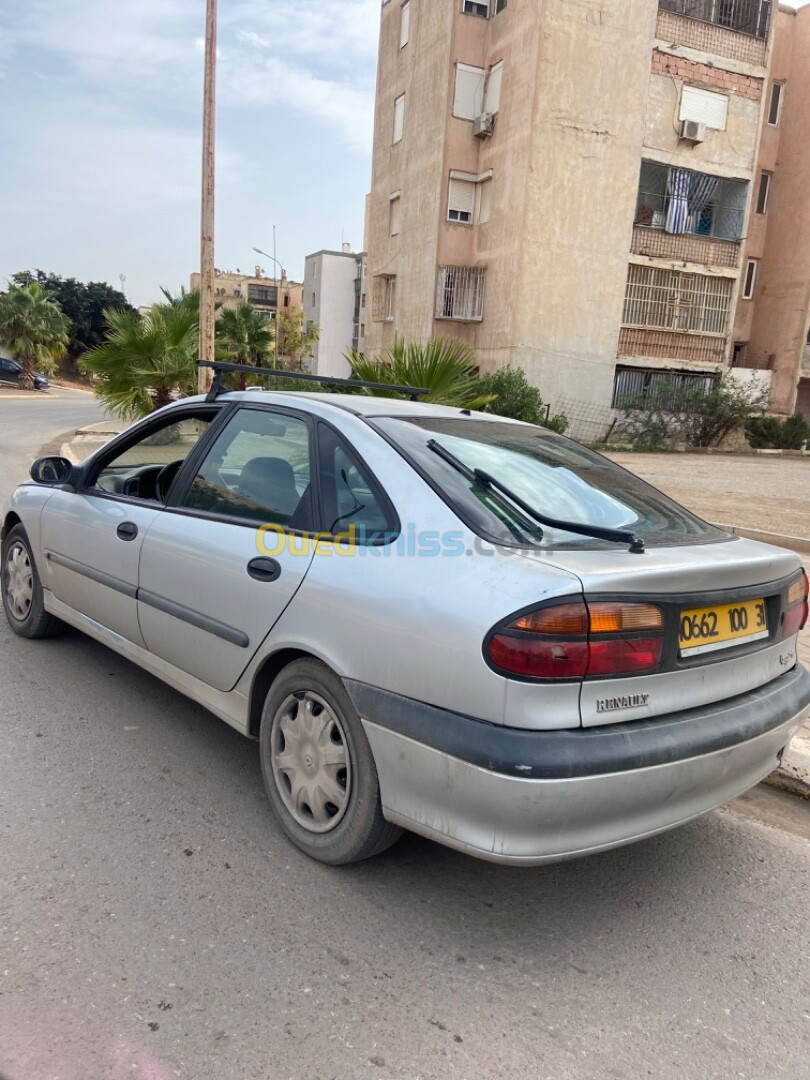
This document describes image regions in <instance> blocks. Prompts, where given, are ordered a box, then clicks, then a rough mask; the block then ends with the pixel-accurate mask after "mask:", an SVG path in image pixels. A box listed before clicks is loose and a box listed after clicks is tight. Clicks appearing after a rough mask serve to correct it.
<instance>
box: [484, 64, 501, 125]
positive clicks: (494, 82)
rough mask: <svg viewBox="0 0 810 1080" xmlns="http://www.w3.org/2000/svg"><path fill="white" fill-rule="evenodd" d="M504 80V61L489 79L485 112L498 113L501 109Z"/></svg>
mask: <svg viewBox="0 0 810 1080" xmlns="http://www.w3.org/2000/svg"><path fill="white" fill-rule="evenodd" d="M502 78H503V60H501V61H500V63H498V64H496V65H495V66H494V67H493V68H492V69H491V70H490V73H489V75H488V77H487V89H486V94H485V95H484V112H487V113H496V112H498V110H499V109H500V107H501V79H502Z"/></svg>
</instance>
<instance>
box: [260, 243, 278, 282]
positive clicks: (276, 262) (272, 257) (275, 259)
mask: <svg viewBox="0 0 810 1080" xmlns="http://www.w3.org/2000/svg"><path fill="white" fill-rule="evenodd" d="M253 250H254V251H255V252H256V254H257V255H264V257H265V259H269V260H270V261H271V262H274V263H275V264H276V266H277V267H278V268H279V270H280V271H281V277H282V278H283V277H284V267H283V266H282V265H281V263H280V262H279V261H278V259H277V258H276V257H275V255H268V254H267V252H266V251H262V249H261V248H257V247H255V248H253Z"/></svg>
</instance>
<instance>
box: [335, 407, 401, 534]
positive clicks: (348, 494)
mask: <svg viewBox="0 0 810 1080" xmlns="http://www.w3.org/2000/svg"><path fill="white" fill-rule="evenodd" d="M318 444H319V453H320V458H319V461H320V476H321V495H322V501H323V509H324V528H325V531H326V532H330V533H345V532H347V531H349V530H352V531H353V533H354V539H355V541H356V542H357V543H361V544H362V543H373V542H375V541H376V542H379V541H380V540H382V539H384V538H385V537H386V536H390V535H391V534H392V533H394V532H397V531H398V526H397V522H396V518H395V516H394V514H393V511H392V510H391V509H390V507H389V506H388V504H387V501H385V500H384V497H383V495H382V493H381V491H380V488H379V485H378V484H377V483H376V482H375V481H374V480H373V479H372V477H371V474H370V473H369V472H368V470H367V469H366V468H365V467H364V466H363V465H362V464H361V462H360V461H359V459H358V458H357V456H356V455H355V454H354V452H353V451H352V450H351V449H350V448H349V446H348V445H347V444H346V443H345V442H344V440H343V439H341V437H340V436H339V435H338V434H337V432H335V431H333V430H332V428H330V427H328V426H327V425H326V424H319V425H318Z"/></svg>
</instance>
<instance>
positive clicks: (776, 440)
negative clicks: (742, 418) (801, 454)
mask: <svg viewBox="0 0 810 1080" xmlns="http://www.w3.org/2000/svg"><path fill="white" fill-rule="evenodd" d="M745 434H746V435H747V436H748V441H749V443H750V444H751V446H752V447H753V449H754V450H801V448H802V446H803V445H804V443H806V442H808V441H810V424H808V423H807V421H806V420H805V419H804V417H802V416H799V414H798V413H797V414H796V415H795V416H789V417H787V418H786V419H784V420H783V419H780V418H779V417H778V416H755V417H752V418H751V419H750V420H749V421H748V423H747V424H746V425H745Z"/></svg>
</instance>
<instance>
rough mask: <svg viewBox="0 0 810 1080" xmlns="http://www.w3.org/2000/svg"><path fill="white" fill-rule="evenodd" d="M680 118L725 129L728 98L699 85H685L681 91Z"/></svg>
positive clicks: (718, 129) (721, 129) (720, 129)
mask: <svg viewBox="0 0 810 1080" xmlns="http://www.w3.org/2000/svg"><path fill="white" fill-rule="evenodd" d="M681 120H694V121H695V122H696V123H698V124H705V125H706V127H710V128H715V129H716V130H717V131H725V130H726V124H727V122H728V98H727V97H726V95H725V94H715V93H714V92H713V91H711V90H701V89H700V87H699V86H685V87H684V88H683V92H682V93H681Z"/></svg>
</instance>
